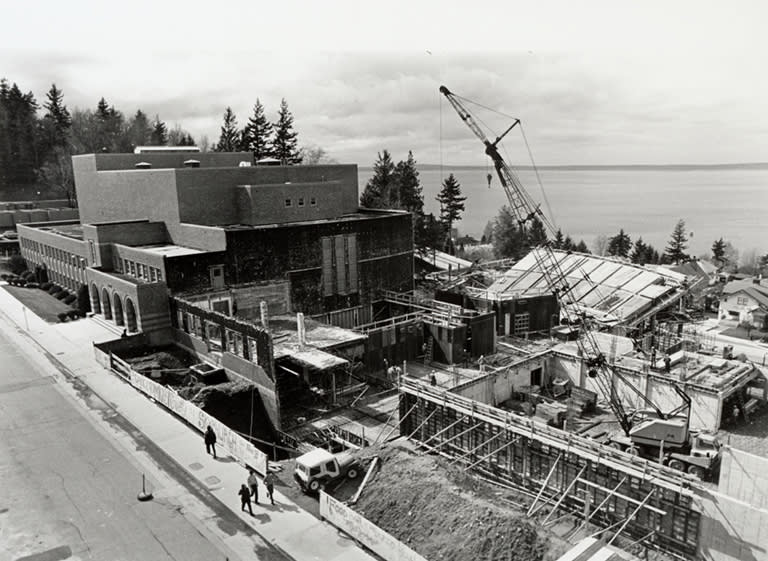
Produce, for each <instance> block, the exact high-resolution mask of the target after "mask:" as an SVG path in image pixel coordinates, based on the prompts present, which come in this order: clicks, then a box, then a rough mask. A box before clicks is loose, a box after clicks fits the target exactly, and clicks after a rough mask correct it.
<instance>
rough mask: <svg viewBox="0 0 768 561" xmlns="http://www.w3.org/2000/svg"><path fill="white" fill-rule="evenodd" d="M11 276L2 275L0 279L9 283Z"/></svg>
mask: <svg viewBox="0 0 768 561" xmlns="http://www.w3.org/2000/svg"><path fill="white" fill-rule="evenodd" d="M10 277H11V276H10V275H9V274H8V273H2V274H0V279H3V280H4V281H7V280H8V279H9V278H10Z"/></svg>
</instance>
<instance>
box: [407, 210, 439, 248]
mask: <svg viewBox="0 0 768 561" xmlns="http://www.w3.org/2000/svg"><path fill="white" fill-rule="evenodd" d="M413 237H414V240H413V241H414V245H415V246H416V249H417V250H418V251H419V252H421V253H422V254H426V253H427V252H428V251H429V250H430V249H436V248H438V247H440V246H441V245H442V244H443V238H444V235H443V226H442V224H440V221H439V220H438V219H437V218H435V215H434V214H432V213H430V214H426V215H425V214H421V213H419V214H416V219H415V221H414V236H413Z"/></svg>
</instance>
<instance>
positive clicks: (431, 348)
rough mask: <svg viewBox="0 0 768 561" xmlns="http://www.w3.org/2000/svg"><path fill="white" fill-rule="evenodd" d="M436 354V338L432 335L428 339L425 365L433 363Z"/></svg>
mask: <svg viewBox="0 0 768 561" xmlns="http://www.w3.org/2000/svg"><path fill="white" fill-rule="evenodd" d="M434 354H435V338H434V337H432V336H431V335H429V336H428V339H427V349H426V351H424V364H425V365H427V364H429V363H430V362H432V359H433V358H434Z"/></svg>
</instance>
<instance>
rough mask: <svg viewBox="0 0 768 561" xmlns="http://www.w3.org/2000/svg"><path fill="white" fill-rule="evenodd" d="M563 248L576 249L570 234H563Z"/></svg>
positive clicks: (567, 249)
mask: <svg viewBox="0 0 768 561" xmlns="http://www.w3.org/2000/svg"><path fill="white" fill-rule="evenodd" d="M563 249H564V250H566V251H573V250H575V249H576V244H574V243H573V240H572V239H571V236H565V239H564V240H563Z"/></svg>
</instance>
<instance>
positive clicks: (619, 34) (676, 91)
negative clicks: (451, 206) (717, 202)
mask: <svg viewBox="0 0 768 561" xmlns="http://www.w3.org/2000/svg"><path fill="white" fill-rule="evenodd" d="M6 12H8V11H7V10H6ZM4 16H5V17H4V19H5V21H4V25H3V28H4V32H3V39H2V43H0V76H5V77H6V78H8V79H9V80H10V81H12V82H17V83H18V84H19V86H20V87H22V88H23V89H24V90H25V91H27V90H32V91H33V92H34V93H35V95H36V96H37V98H38V100H40V101H42V100H43V99H44V95H45V92H46V90H47V89H48V87H49V86H50V84H51V83H52V82H55V83H56V84H57V85H58V86H59V87H60V88H62V89H63V90H64V94H65V101H66V103H67V104H68V106H69V107H70V108H74V107H81V108H85V107H90V108H93V107H95V106H96V103H97V101H98V99H99V98H100V97H102V96H104V97H105V98H106V99H107V100H108V101H109V102H110V103H112V104H114V105H115V106H116V107H117V108H118V109H120V110H122V111H123V112H125V113H126V114H128V115H130V114H132V113H134V112H135V111H136V109H138V108H141V109H142V110H143V111H145V112H146V113H148V114H150V115H153V116H154V115H155V114H159V115H160V117H161V118H162V119H163V120H164V121H166V122H167V123H168V124H169V125H171V126H172V125H174V124H180V125H182V126H183V127H184V128H186V129H187V130H189V131H190V132H191V133H192V134H193V135H194V136H195V137H196V138H199V137H200V136H201V135H207V136H208V137H209V139H210V140H211V141H212V142H213V141H215V140H216V138H217V136H218V128H219V126H220V122H221V115H222V113H223V111H224V108H225V107H226V106H228V105H229V106H231V107H232V108H233V109H234V111H235V113H236V115H237V117H238V120H239V122H240V123H241V124H242V123H244V122H245V120H246V119H247V117H248V116H249V114H250V113H251V110H252V107H253V104H254V103H255V101H256V98H257V97H258V98H260V99H261V101H262V103H263V104H264V106H265V108H266V110H267V112H268V115H269V116H270V118H273V119H274V118H275V114H276V111H277V108H278V106H279V103H280V99H281V98H285V99H286V100H287V101H288V104H289V107H290V109H291V111H292V112H293V114H294V117H295V128H296V130H297V131H298V133H299V139H300V142H301V143H302V144H310V143H311V144H316V145H319V146H322V147H323V148H325V149H326V151H327V152H328V153H329V155H330V156H331V157H333V158H335V159H336V160H338V161H340V162H345V163H357V164H359V165H361V166H366V165H371V164H372V162H373V161H374V160H375V158H376V153H377V152H378V151H380V150H382V149H383V148H387V149H389V150H390V151H391V152H392V153H393V155H394V157H395V159H401V158H403V157H405V155H406V154H407V151H408V150H409V149H410V150H413V152H414V155H415V157H416V159H417V160H418V161H419V162H422V163H439V162H440V161H441V160H442V161H444V162H445V163H449V164H456V165H458V164H477V165H482V164H485V159H484V156H483V153H482V149H481V148H480V147H479V145H478V144H477V141H476V140H475V139H474V138H473V137H472V136H471V133H470V132H469V130H468V129H466V127H465V126H464V124H463V123H461V121H460V120H459V119H458V117H457V116H456V114H455V113H454V112H453V110H452V109H451V107H450V106H449V105H448V104H447V103H446V102H445V101H444V100H441V97H440V95H439V93H438V87H439V86H440V85H441V84H445V85H446V86H448V87H449V88H450V89H451V90H452V91H454V92H455V93H457V94H459V95H461V96H463V97H466V98H469V99H472V100H474V101H477V102H480V103H482V104H484V105H486V106H488V107H491V108H494V109H496V110H498V111H500V112H502V113H505V114H507V115H511V116H515V117H519V118H521V119H522V121H523V124H524V131H525V133H526V135H527V139H528V141H529V143H530V145H531V149H532V151H533V154H534V156H535V158H536V162H537V163H538V164H665V163H721V162H754V161H766V160H768V157H766V146H768V117H767V116H766V111H765V106H766V101H765V100H766V99H768V77H766V73H765V68H766V62H768V61H767V60H766V58H767V57H768V39H766V34H765V33H764V31H763V30H762V29H761V28H762V26H763V24H764V23H765V21H767V19H766V16H768V9H767V8H766V7H764V3H761V2H743V1H742V2H739V1H735V2H727V3H726V2H702V1H691V2H683V1H679V2H648V1H646V2H636V3H629V2H613V1H610V2H609V1H606V2H596V1H594V2H587V1H580V2H569V1H563V2H494V1H487V2H483V3H466V2H464V3H458V2H448V1H442V2H414V1H411V2H405V1H401V0H394V1H391V2H377V3H375V4H374V3H364V2H346V1H325V2H322V3H321V2H299V1H293V0H283V1H281V2H274V3H269V4H267V3H265V2H259V1H244V2H216V3H214V2H209V3H195V2H171V1H167V2H145V1H143V0H136V1H134V2H131V3H128V4H122V5H120V10H119V11H118V10H117V5H115V4H112V3H105V2H98V3H97V2H85V1H75V0H69V1H68V2H60V1H59V2H52V1H51V2H39V3H35V4H29V3H27V4H20V5H19V6H18V7H17V11H16V12H15V13H6V14H4ZM476 115H477V116H478V117H480V118H481V119H482V120H483V122H485V123H487V124H488V125H489V126H490V127H492V128H493V129H495V130H497V131H499V130H503V129H504V128H506V126H508V124H509V123H510V120H509V119H508V118H507V117H503V116H499V115H495V114H493V113H491V112H488V111H485V110H480V109H477V110H476ZM515 134H518V135H519V133H517V132H516V133H515ZM506 148H507V150H508V152H509V155H510V158H511V161H513V162H515V163H521V164H527V163H529V161H528V159H527V156H526V152H525V148H524V144H523V143H522V142H521V141H520V137H519V136H514V135H512V136H510V142H508V143H507V144H506Z"/></svg>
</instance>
